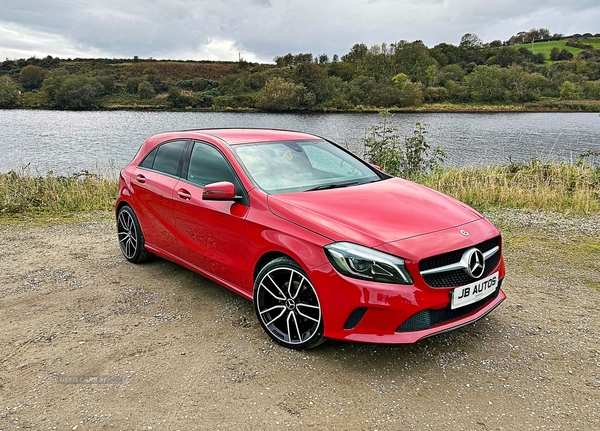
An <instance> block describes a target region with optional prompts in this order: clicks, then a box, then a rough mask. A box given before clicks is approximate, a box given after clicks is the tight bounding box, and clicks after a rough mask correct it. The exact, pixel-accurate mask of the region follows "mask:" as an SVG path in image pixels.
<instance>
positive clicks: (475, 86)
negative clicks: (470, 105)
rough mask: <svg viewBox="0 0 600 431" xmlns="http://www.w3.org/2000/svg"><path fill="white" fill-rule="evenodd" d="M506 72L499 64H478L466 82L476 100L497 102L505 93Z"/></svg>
mask: <svg viewBox="0 0 600 431" xmlns="http://www.w3.org/2000/svg"><path fill="white" fill-rule="evenodd" d="M504 73H505V69H501V68H500V67H498V66H476V67H475V69H473V72H472V73H471V74H469V75H467V76H466V77H465V79H464V83H465V85H466V86H467V87H468V88H469V90H470V91H471V97H472V98H473V100H474V101H475V102H496V101H499V100H502V97H503V95H504V89H505V88H504V82H503V79H504Z"/></svg>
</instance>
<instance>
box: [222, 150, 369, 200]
mask: <svg viewBox="0 0 600 431" xmlns="http://www.w3.org/2000/svg"><path fill="white" fill-rule="evenodd" d="M233 148H234V150H235V152H236V153H237V155H238V157H239V159H240V160H241V162H242V164H243V165H244V167H245V169H246V171H247V172H248V174H249V175H250V176H251V177H252V179H253V180H254V182H255V183H256V184H257V185H258V186H259V187H260V188H261V189H263V190H264V191H266V192H268V193H273V194H276V193H289V192H297V191H312V190H323V189H330V188H337V187H348V186H353V185H358V184H364V183H369V182H373V181H377V180H379V179H381V176H379V175H378V174H377V173H376V171H375V170H374V169H373V168H371V167H370V166H369V165H367V164H365V163H364V162H362V161H360V160H359V159H357V158H355V157H353V156H352V155H351V154H349V153H347V152H345V151H344V150H342V149H340V148H338V147H336V146H335V145H332V144H331V143H329V142H327V141H324V140H310V141H282V142H263V143H255V144H243V145H236V146H234V147H233Z"/></svg>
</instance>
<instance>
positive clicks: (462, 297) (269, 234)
mask: <svg viewBox="0 0 600 431" xmlns="http://www.w3.org/2000/svg"><path fill="white" fill-rule="evenodd" d="M115 210H116V217H117V229H118V238H119V244H120V248H121V251H122V252H123V255H124V256H125V258H127V259H128V260H129V261H130V262H134V263H141V262H143V261H146V260H148V259H149V258H150V257H151V256H152V255H157V256H160V257H162V258H165V259H168V260H170V261H173V262H176V263H178V264H180V265H183V266H185V267H187V268H189V269H191V270H193V271H196V272H197V273H199V274H201V275H203V276H205V277H207V278H209V279H211V280H213V281H215V282H217V283H219V284H221V285H223V286H225V287H227V288H229V289H231V290H233V291H234V292H236V293H238V294H240V295H242V296H243V297H245V298H247V299H249V300H252V301H253V302H254V308H255V311H256V315H257V317H258V321H259V322H260V324H261V325H262V327H263V328H264V330H265V331H266V332H267V334H268V335H269V336H270V337H271V338H273V339H274V340H275V341H276V342H278V343H280V344H282V345H284V346H286V347H290V348H294V349H305V348H309V347H314V346H316V345H318V344H320V343H321V342H322V341H324V340H325V338H334V339H340V340H349V341H362V342H371V343H413V342H416V341H418V340H420V339H423V338H425V337H429V336H431V335H434V334H439V333H442V332H446V331H449V330H453V329H456V328H459V327H462V326H465V325H467V324H469V323H473V322H475V321H476V320H478V319H481V318H482V317H483V316H485V315H486V314H488V313H489V312H490V311H492V310H493V309H494V308H495V307H497V306H498V305H499V304H500V303H501V302H502V301H503V300H504V299H505V295H504V292H503V291H502V290H501V289H500V286H501V284H502V281H503V278H504V274H505V269H504V261H503V258H502V242H501V236H500V233H499V232H498V230H497V229H496V228H495V227H494V226H493V225H492V223H490V222H489V221H488V220H487V219H486V218H484V217H483V216H482V215H481V214H479V213H478V212H477V211H475V210H474V209H472V208H470V207H468V206H467V205H465V204H463V203H461V202H459V201H457V200H455V199H453V198H451V197H449V196H446V195H444V194H442V193H439V192H436V191H434V190H431V189H428V188H426V187H423V186H420V185H418V184H415V183H413V182H410V181H406V180H403V179H400V178H395V177H391V176H389V175H387V174H385V173H383V172H381V171H380V170H379V169H377V168H376V167H373V166H371V165H370V164H368V163H366V162H364V161H362V160H361V159H359V158H358V157H356V156H354V155H353V154H352V153H350V152H348V151H346V150H345V149H343V148H341V147H340V146H338V145H336V144H334V143H332V142H329V141H327V140H325V139H323V138H320V137H317V136H314V135H310V134H307V133H300V132H292V131H283V130H270V129H203V130H190V131H182V132H173V133H165V134H161V135H156V136H153V137H151V138H149V139H147V140H146V141H145V142H144V143H143V144H142V146H141V148H140V150H139V151H138V153H137V155H136V156H135V158H134V159H133V161H132V162H131V163H130V164H129V165H128V166H127V167H126V168H125V169H123V171H122V172H121V175H120V178H119V197H118V200H117V203H116V208H115Z"/></svg>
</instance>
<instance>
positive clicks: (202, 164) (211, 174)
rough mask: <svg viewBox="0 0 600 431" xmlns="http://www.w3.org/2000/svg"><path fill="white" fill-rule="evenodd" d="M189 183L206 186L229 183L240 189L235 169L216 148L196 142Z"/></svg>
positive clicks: (189, 171)
mask: <svg viewBox="0 0 600 431" xmlns="http://www.w3.org/2000/svg"><path fill="white" fill-rule="evenodd" d="M187 179H188V181H190V182H192V183H194V184H198V185H200V186H205V185H206V184H211V183H216V182H218V181H229V182H230V183H233V184H235V185H236V189H237V188H238V187H237V186H238V181H237V179H236V177H235V174H234V173H233V169H232V168H231V166H230V165H229V163H228V162H227V160H226V159H225V156H224V155H223V154H221V152H220V151H219V150H217V149H216V148H214V147H212V146H210V145H206V144H201V143H199V142H196V143H195V144H194V149H193V150H192V156H191V158H190V167H189V170H188V176H187Z"/></svg>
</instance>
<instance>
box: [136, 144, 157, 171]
mask: <svg viewBox="0 0 600 431" xmlns="http://www.w3.org/2000/svg"><path fill="white" fill-rule="evenodd" d="M157 152H158V147H156V148H155V149H153V150H152V151H150V152H149V153H148V155H147V156H146V157H144V160H142V163H140V166H141V167H142V168H148V169H152V165H154V159H155V158H156V153H157Z"/></svg>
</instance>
